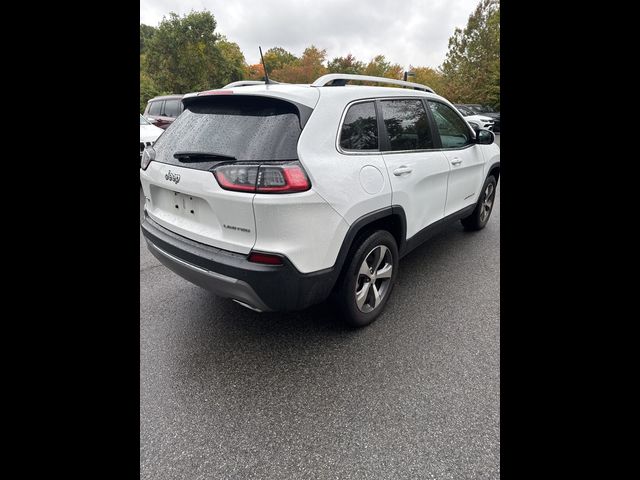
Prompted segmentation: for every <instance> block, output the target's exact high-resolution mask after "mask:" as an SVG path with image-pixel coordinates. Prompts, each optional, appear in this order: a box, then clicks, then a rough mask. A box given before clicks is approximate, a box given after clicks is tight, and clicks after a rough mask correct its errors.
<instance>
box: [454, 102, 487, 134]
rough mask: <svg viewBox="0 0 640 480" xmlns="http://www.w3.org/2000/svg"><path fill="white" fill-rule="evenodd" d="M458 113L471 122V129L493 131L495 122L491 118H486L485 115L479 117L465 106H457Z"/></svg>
mask: <svg viewBox="0 0 640 480" xmlns="http://www.w3.org/2000/svg"><path fill="white" fill-rule="evenodd" d="M455 107H456V108H457V109H458V111H459V112H460V113H461V114H462V115H463V116H464V119H465V120H466V121H467V122H469V124H470V125H471V127H473V128H474V129H475V130H478V129H480V128H486V129H487V130H493V128H494V121H493V118H491V117H486V116H484V115H478V114H476V113H475V112H474V111H473V110H471V109H470V108H469V107H467V106H465V105H455Z"/></svg>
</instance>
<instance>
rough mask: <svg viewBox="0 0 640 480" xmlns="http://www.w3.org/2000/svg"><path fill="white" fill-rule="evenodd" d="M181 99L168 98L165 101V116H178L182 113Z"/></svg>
mask: <svg viewBox="0 0 640 480" xmlns="http://www.w3.org/2000/svg"><path fill="white" fill-rule="evenodd" d="M181 103H182V101H180V100H166V101H165V102H164V116H165V117H177V116H178V115H180V104H181Z"/></svg>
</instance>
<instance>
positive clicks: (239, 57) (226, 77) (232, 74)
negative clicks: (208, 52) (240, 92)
mask: <svg viewBox="0 0 640 480" xmlns="http://www.w3.org/2000/svg"><path fill="white" fill-rule="evenodd" d="M216 46H217V48H218V50H219V51H220V54H221V55H222V62H221V64H220V67H219V68H220V71H219V73H220V75H221V77H222V78H223V82H224V84H225V85H226V84H227V83H231V82H236V81H238V80H243V79H244V72H245V66H246V62H245V60H244V55H243V54H242V50H240V46H239V45H238V44H237V43H234V42H229V41H228V40H227V39H226V37H224V36H221V37H220V40H218V43H217V44H216Z"/></svg>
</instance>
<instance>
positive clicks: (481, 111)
mask: <svg viewBox="0 0 640 480" xmlns="http://www.w3.org/2000/svg"><path fill="white" fill-rule="evenodd" d="M465 106H466V107H467V108H469V109H470V110H471V111H472V112H474V113H475V114H477V115H484V116H485V117H491V118H492V119H493V121H494V125H493V131H494V132H499V131H500V112H496V111H495V110H493V108H491V107H489V106H487V105H480V104H477V103H474V104H469V105H465Z"/></svg>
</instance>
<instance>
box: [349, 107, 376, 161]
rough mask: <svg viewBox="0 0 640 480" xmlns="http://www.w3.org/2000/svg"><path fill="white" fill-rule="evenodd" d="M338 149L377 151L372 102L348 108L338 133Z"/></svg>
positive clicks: (374, 113) (374, 112)
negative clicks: (340, 130)
mask: <svg viewBox="0 0 640 480" xmlns="http://www.w3.org/2000/svg"><path fill="white" fill-rule="evenodd" d="M340 147H342V148H344V149H345V150H377V149H378V122H377V121H376V109H375V105H374V104H373V102H364V103H356V104H355V105H352V106H351V107H349V110H348V111H347V115H346V116H345V117H344V123H343V124H342V132H340Z"/></svg>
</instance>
